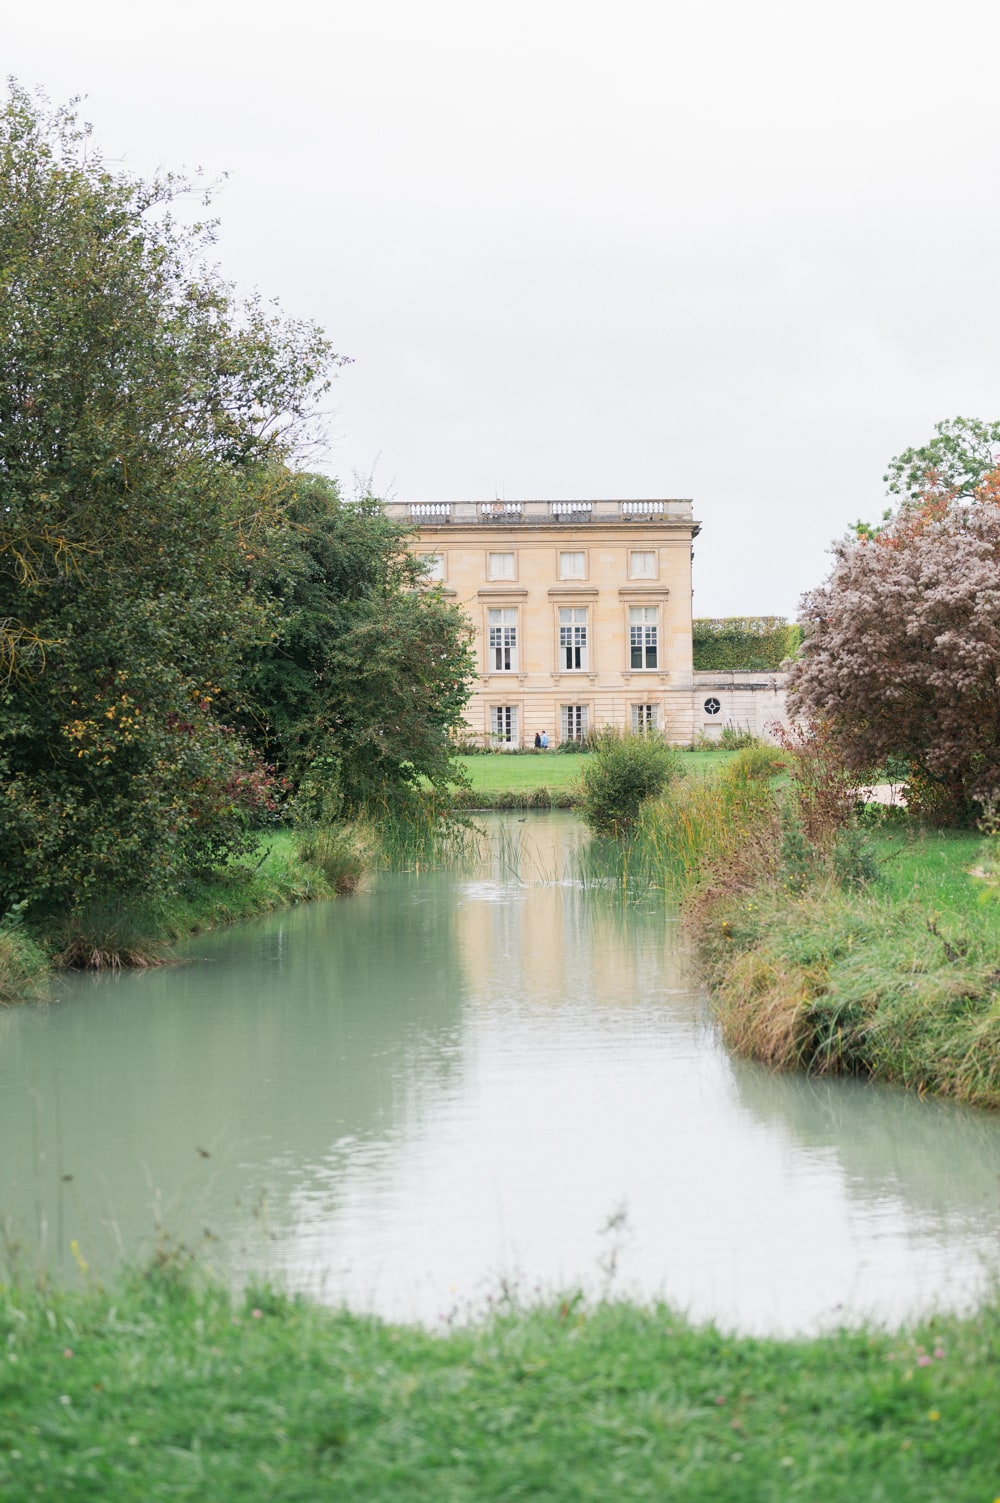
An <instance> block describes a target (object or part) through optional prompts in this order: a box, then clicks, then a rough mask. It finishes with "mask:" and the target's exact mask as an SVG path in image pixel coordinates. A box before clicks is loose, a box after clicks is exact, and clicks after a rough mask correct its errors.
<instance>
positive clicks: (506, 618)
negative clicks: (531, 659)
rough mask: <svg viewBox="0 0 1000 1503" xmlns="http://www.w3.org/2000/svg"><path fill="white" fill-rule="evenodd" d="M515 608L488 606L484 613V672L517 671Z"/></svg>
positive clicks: (516, 613)
mask: <svg viewBox="0 0 1000 1503" xmlns="http://www.w3.org/2000/svg"><path fill="white" fill-rule="evenodd" d="M517 616H518V611H517V606H516V605H515V606H510V605H504V606H490V608H489V609H488V610H487V612H486V671H487V673H516V672H517V671H518V620H517Z"/></svg>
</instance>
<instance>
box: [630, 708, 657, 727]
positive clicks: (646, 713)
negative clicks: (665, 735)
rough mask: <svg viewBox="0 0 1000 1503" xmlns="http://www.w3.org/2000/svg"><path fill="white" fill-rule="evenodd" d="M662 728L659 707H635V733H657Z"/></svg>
mask: <svg viewBox="0 0 1000 1503" xmlns="http://www.w3.org/2000/svg"><path fill="white" fill-rule="evenodd" d="M659 727H660V707H659V705H633V706H632V729H633V731H656V730H659Z"/></svg>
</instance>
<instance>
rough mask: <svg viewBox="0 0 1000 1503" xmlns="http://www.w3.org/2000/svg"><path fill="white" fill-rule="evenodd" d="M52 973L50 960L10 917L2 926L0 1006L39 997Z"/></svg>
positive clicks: (16, 919)
mask: <svg viewBox="0 0 1000 1503" xmlns="http://www.w3.org/2000/svg"><path fill="white" fill-rule="evenodd" d="M48 970H49V958H48V956H47V955H46V953H45V951H44V950H43V949H42V947H41V945H39V944H36V943H35V941H34V940H33V939H32V938H31V936H30V935H29V934H28V933H27V931H26V930H25V929H24V927H23V925H22V924H21V923H20V922H19V916H18V915H16V914H15V915H9V916H8V918H7V920H6V921H5V922H4V923H0V1004H2V1003H7V1002H18V1001H21V1000H22V999H24V998H25V997H29V996H33V995H38V994H39V992H40V991H41V990H42V988H43V986H44V983H45V977H46V975H47V973H48Z"/></svg>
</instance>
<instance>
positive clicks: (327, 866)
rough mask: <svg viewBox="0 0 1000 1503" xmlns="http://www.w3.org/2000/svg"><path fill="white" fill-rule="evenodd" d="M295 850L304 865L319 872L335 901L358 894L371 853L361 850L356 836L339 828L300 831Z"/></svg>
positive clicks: (353, 832)
mask: <svg viewBox="0 0 1000 1503" xmlns="http://www.w3.org/2000/svg"><path fill="white" fill-rule="evenodd" d="M298 849H299V859H300V860H301V861H302V862H303V864H304V865H305V866H310V867H314V868H316V869H317V870H318V871H320V872H322V874H323V878H324V881H325V882H327V883H328V884H329V887H330V889H331V890H332V891H333V892H335V893H336V894H337V896H338V897H343V896H345V895H346V894H347V893H352V892H356V891H357V888H358V885H359V883H360V881H361V878H362V877H363V876H364V874H365V871H366V869H367V867H368V866H369V865H370V863H371V856H370V852H368V851H366V850H365V849H363V848H362V843H361V837H360V835H359V832H358V831H357V830H355V829H348V828H345V827H344V826H342V825H340V826H334V827H331V828H328V829H322V828H316V829H307V830H303V831H302V832H301V833H300V835H299V848H298Z"/></svg>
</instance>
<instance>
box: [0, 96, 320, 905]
mask: <svg viewBox="0 0 1000 1503" xmlns="http://www.w3.org/2000/svg"><path fill="white" fill-rule="evenodd" d="M189 199H190V186H189V185H188V184H186V183H185V182H183V181H182V180H180V179H178V178H175V177H170V176H167V177H161V178H158V179H156V180H154V181H152V182H142V181H139V180H138V179H136V178H134V177H131V176H130V175H128V174H127V173H124V172H122V171H118V170H115V171H112V170H111V169H110V168H109V167H108V166H106V164H105V163H104V161H103V160H102V158H101V156H100V153H99V152H97V151H95V150H94V148H93V146H92V145H91V143H90V142H89V141H88V132H87V130H86V128H85V127H83V126H82V125H81V124H80V123H79V122H78V120H77V118H76V115H75V113H74V111H73V109H72V108H68V109H62V110H56V111H52V110H50V109H49V108H48V107H47V106H46V105H45V104H44V102H41V101H39V100H38V99H36V98H34V97H32V96H30V95H28V94H27V93H25V92H24V91H23V90H21V89H19V88H17V87H16V86H14V87H12V89H11V92H10V95H9V98H8V100H7V103H6V106H5V108H3V110H2V111H0V670H2V676H0V852H2V861H0V912H2V911H3V908H4V906H5V905H6V904H9V903H10V902H11V901H13V900H16V899H29V900H31V901H33V902H34V903H36V904H39V905H50V906H63V907H65V906H72V905H76V904H80V903H83V902H86V901H88V900H89V899H91V898H93V897H95V896H97V895H101V896H106V895H108V894H109V893H115V892H122V891H128V892H132V893H135V892H137V891H139V892H142V891H150V890H153V891H162V890H165V889H166V890H169V889H170V888H171V887H172V886H174V885H176V884H177V883H178V882H179V881H180V880H181V877H182V875H183V874H184V873H185V872H186V871H190V870H191V869H192V868H195V867H198V866H203V865H205V864H206V863H208V862H211V861H213V860H216V859H218V858H219V857H221V856H225V855H226V854H228V853H231V852H232V851H234V850H239V849H241V848H242V847H243V846H244V845H245V841H246V835H245V830H246V814H247V810H246V798H247V795H246V790H247V788H248V786H250V785H251V784H252V781H253V780H252V778H250V777H248V772H249V763H248V758H247V753H246V752H245V749H244V748H243V747H242V746H241V744H240V741H239V738H238V737H237V736H236V735H234V734H233V732H232V731H231V730H229V729H228V728H227V727H226V726H225V725H224V724H221V723H220V718H219V715H218V711H217V705H218V703H219V700H220V696H224V695H225V694H226V692H227V690H229V691H231V688H232V685H233V683H234V681H235V677H236V674H237V671H238V663H239V659H240V658H241V656H242V654H243V653H244V652H245V651H246V650H247V649H248V647H249V645H250V644H251V643H252V642H254V641H256V640H259V639H261V638H263V637H266V635H267V633H268V630H269V627H268V624H267V621H266V613H265V612H264V610H263V609H262V606H261V598H260V591H259V587H258V580H257V578H256V575H255V573H254V567H253V565H254V562H255V559H256V557H257V554H258V550H259V547H260V540H261V539H262V538H263V537H265V536H266V534H267V531H268V529H269V528H270V527H272V526H273V524H274V521H275V516H276V511H277V504H278V495H277V494H276V492H277V493H280V490H281V482H280V481H276V479H275V477H276V476H279V477H280V476H281V475H282V474H283V468H282V467H283V466H284V465H285V464H286V462H287V459H288V456H289V454H290V452H291V449H292V446H293V445H294V443H295V442H296V440H297V439H298V437H299V436H300V433H301V430H302V426H303V424H305V423H307V422H308V420H309V418H310V415H311V413H312V412H313V410H314V406H315V402H316V399H317V396H318V394H319V393H320V391H321V390H322V389H323V385H324V381H325V379H326V372H327V371H328V370H329V368H330V365H331V362H332V361H333V360H334V359H335V357H333V356H332V355H331V352H330V349H329V346H328V344H327V342H326V340H325V339H324V337H323V336H322V335H321V334H320V332H319V331H318V330H317V329H316V328H315V327H313V326H312V325H309V324H302V323H294V322H290V321H288V320H285V319H282V318H281V317H280V316H278V315H276V314H274V313H273V312H271V311H269V310H265V309H264V308H263V307H262V306H261V305H260V304H259V303H256V302H251V303H249V304H242V305H241V304H239V303H237V301H236V299H235V298H234V295H233V293H232V290H231V288H229V287H228V286H227V285H226V284H225V283H223V282H222V281H221V280H220V278H219V277H218V275H217V274H216V273H214V272H213V271H212V270H210V269H207V268H206V265H205V254H206V249H207V247H208V246H209V244H210V242H211V238H212V229H211V226H194V227H191V226H188V227H185V226H184V225H182V224H181V223H178V221H177V219H176V218H175V217H174V212H173V211H174V210H175V209H176V208H177V205H178V201H179V200H182V201H185V202H186V201H188V200H189Z"/></svg>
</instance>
